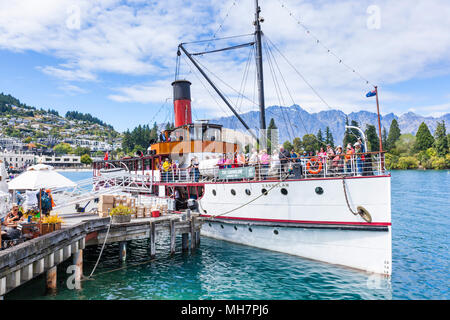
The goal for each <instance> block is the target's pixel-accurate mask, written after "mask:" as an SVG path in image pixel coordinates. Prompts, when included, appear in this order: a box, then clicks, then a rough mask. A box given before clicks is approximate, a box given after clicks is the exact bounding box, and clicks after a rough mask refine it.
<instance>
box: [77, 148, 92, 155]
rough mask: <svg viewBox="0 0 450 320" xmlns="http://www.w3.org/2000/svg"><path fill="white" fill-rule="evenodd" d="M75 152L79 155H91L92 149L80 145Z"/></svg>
mask: <svg viewBox="0 0 450 320" xmlns="http://www.w3.org/2000/svg"><path fill="white" fill-rule="evenodd" d="M73 153H74V154H76V155H77V156H82V155H85V154H87V155H90V154H91V149H89V148H87V147H80V146H78V147H76V148H75V149H74V150H73Z"/></svg>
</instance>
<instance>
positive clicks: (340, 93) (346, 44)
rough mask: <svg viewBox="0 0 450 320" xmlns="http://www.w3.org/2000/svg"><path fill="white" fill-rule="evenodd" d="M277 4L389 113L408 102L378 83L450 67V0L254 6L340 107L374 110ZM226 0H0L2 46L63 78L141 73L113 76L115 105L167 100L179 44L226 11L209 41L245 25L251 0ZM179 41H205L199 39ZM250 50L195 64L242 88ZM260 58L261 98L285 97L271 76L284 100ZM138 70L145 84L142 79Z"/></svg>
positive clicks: (208, 103)
mask: <svg viewBox="0 0 450 320" xmlns="http://www.w3.org/2000/svg"><path fill="white" fill-rule="evenodd" d="M280 2H282V3H284V4H285V7H287V8H288V9H289V10H290V12H292V13H293V15H294V16H295V17H296V18H299V19H300V20H301V21H302V22H303V23H304V24H305V25H307V26H308V27H309V28H310V30H311V31H312V32H313V33H314V34H315V35H317V37H318V38H320V39H321V41H322V42H323V43H324V44H325V45H326V46H327V47H329V48H331V49H332V51H333V52H335V53H336V54H337V55H338V56H339V57H340V58H342V59H343V61H344V62H345V63H346V64H348V65H349V66H351V67H352V68H355V70H357V71H358V72H360V73H361V74H362V75H363V76H364V77H365V78H367V79H369V80H370V81H371V82H372V83H375V84H378V85H379V86H380V90H381V99H382V110H394V109H395V105H396V104H397V103H398V102H405V101H410V99H411V98H410V97H409V96H408V95H407V94H404V95H399V94H398V93H395V92H389V91H386V90H383V86H386V85H389V84H394V83H398V82H401V81H406V80H410V79H414V78H417V77H423V76H433V75H436V74H449V73H450V70H449V66H450V55H449V52H450V37H449V36H448V30H450V19H448V17H449V16H450V4H449V2H448V1H446V0H433V1H431V0H417V1H415V2H414V4H411V2H410V1H406V0H400V1H388V0H380V1H357V0H344V1H339V2H336V1H320V2H316V1H297V0H283V1H281V0H273V1H263V2H261V3H260V5H261V6H262V16H263V17H264V18H265V22H264V23H263V26H262V27H263V30H264V32H265V34H266V35H267V36H268V37H269V38H270V40H272V41H273V42H274V43H275V44H276V45H277V46H278V47H279V48H280V50H281V51H282V52H283V54H284V55H285V56H286V57H287V58H288V59H289V60H290V61H291V62H292V63H293V64H294V65H295V66H296V68H297V69H298V70H299V71H300V72H301V73H302V75H304V77H305V78H306V79H307V80H308V82H309V83H310V84H311V85H312V86H313V87H314V88H315V89H316V90H317V92H318V93H319V94H320V95H321V97H323V98H324V99H325V101H326V102H327V103H328V104H329V106H330V107H331V108H340V109H342V110H343V111H345V112H350V111H354V110H356V109H358V110H359V109H361V108H364V109H370V110H372V111H373V110H374V101H373V99H367V98H365V93H366V92H367V91H369V90H370V89H371V88H370V86H367V85H366V84H365V83H364V81H362V80H361V79H359V78H358V77H357V76H356V75H355V74H354V73H353V72H351V71H349V70H348V69H347V68H346V67H345V66H344V65H343V64H342V63H341V64H339V63H338V62H337V59H336V57H335V56H332V55H330V54H328V53H327V52H326V50H325V49H324V48H323V47H322V46H321V45H320V44H317V43H316V42H315V41H314V38H312V37H311V36H310V35H308V34H306V32H305V30H304V29H303V28H302V27H301V26H299V25H298V24H297V23H296V21H295V20H294V19H293V18H292V17H290V16H289V13H288V11H286V9H285V8H282V7H281V5H280ZM231 4H232V2H231V1H225V2H222V1H218V0H213V1H179V0H178V1H177V0H167V1H161V2H153V3H149V2H145V1H140V0H134V1H127V2H124V1H119V0H104V1H95V2H94V1H89V0H80V1H75V0H60V1H51V0H42V1H39V2H36V1H33V0H28V1H26V0H20V1H14V2H12V1H10V2H6V1H2V2H1V3H0V34H1V36H0V48H3V49H8V50H16V51H24V50H34V51H37V52H41V53H46V54H49V55H52V56H54V57H56V58H58V59H60V60H62V61H64V62H63V63H60V64H58V65H46V66H41V67H40V68H39V69H40V70H41V71H42V72H44V73H45V74H48V75H51V76H54V77H56V78H59V79H62V80H64V81H65V82H67V81H69V82H70V81H102V79H103V78H102V74H103V73H105V72H107V73H113V74H119V75H123V76H124V77H129V78H127V79H128V80H130V79H133V76H139V78H136V79H137V80H136V82H135V84H133V85H128V86H125V85H122V84H120V82H119V81H118V82H117V85H114V84H113V86H112V87H111V88H110V89H111V91H112V93H111V94H110V95H108V98H109V99H111V100H114V101H119V102H140V103H160V102H162V101H164V100H165V99H166V98H167V97H168V96H170V95H171V90H172V88H171V86H170V83H171V81H172V80H173V73H174V69H175V57H176V56H175V53H176V47H177V45H178V43H179V42H181V41H183V42H188V41H192V40H198V39H200V38H209V37H211V35H212V34H213V33H214V32H215V31H216V30H217V29H218V28H219V25H220V23H222V21H223V19H224V17H225V14H227V13H228V16H227V17H226V19H225V23H224V24H223V26H222V27H221V30H220V32H219V34H218V37H221V36H225V35H234V34H247V33H251V32H252V31H253V29H252V28H253V26H252V20H253V10H254V8H253V5H254V4H253V1H240V2H238V3H237V4H236V5H234V6H231ZM74 5H75V6H78V7H79V8H80V29H79V30H77V29H70V28H67V19H69V18H70V10H69V12H68V8H71V7H72V6H74ZM370 5H376V6H378V7H379V8H380V13H381V21H380V22H381V24H380V29H373V30H371V29H368V28H367V19H368V17H369V16H368V13H367V8H368V7H369V6H370ZM230 6H231V10H230V11H229V12H228V9H229V8H230ZM236 41H238V40H236ZM236 41H235V42H234V43H236ZM215 45H216V46H220V44H219V43H214V45H213V46H212V47H214V46H215ZM188 47H189V48H190V49H191V50H196V49H198V50H202V49H204V48H205V47H204V44H201V45H198V46H194V45H190V46H188ZM212 47H210V48H212ZM247 53H248V51H247V50H245V49H242V50H237V51H233V52H230V51H229V52H226V53H223V54H222V53H217V54H213V55H209V56H204V57H201V58H199V61H201V62H202V63H204V64H205V65H206V66H207V67H208V69H210V70H211V71H213V72H214V73H215V74H217V75H220V77H221V78H222V79H223V80H224V81H225V82H226V83H228V84H230V85H231V86H232V87H233V88H235V89H236V90H239V88H240V84H241V79H242V74H243V71H244V67H245V62H246V57H247V56H246V55H247ZM265 61H266V64H265V91H266V92H265V93H266V105H272V104H280V103H281V104H286V105H290V104H292V101H291V99H290V97H289V94H288V92H287V91H286V89H284V84H283V81H282V79H281V78H280V76H279V75H278V82H279V83H280V86H281V89H282V91H283V98H284V99H283V100H281V101H280V99H279V98H278V96H277V92H276V90H275V87H274V84H273V82H272V79H271V76H270V74H271V72H270V67H269V65H268V64H267V57H265ZM277 61H278V64H279V67H280V68H281V69H282V71H283V76H284V79H285V81H286V82H287V83H288V84H289V90H290V93H291V94H292V96H293V98H294V102H295V103H298V104H300V105H301V106H302V107H304V108H305V109H307V110H309V111H319V110H323V109H327V108H328V107H327V105H326V104H325V103H324V102H323V101H321V99H320V98H318V97H317V96H316V95H315V94H314V92H312V91H311V89H310V88H309V86H308V85H307V84H305V83H303V81H302V80H301V78H300V77H299V76H298V75H297V74H296V72H295V71H293V70H292V69H291V68H290V67H289V66H288V65H287V64H286V63H285V62H284V61H283V59H282V58H281V57H279V56H278V59H277ZM436 66H438V67H436ZM440 66H443V67H442V68H440ZM191 67H192V66H191ZM274 67H275V68H276V66H274ZM182 68H183V69H182V76H185V77H188V78H189V79H190V80H191V81H192V82H193V86H192V96H193V98H194V99H195V106H194V107H198V108H200V109H202V110H209V112H210V113H211V114H222V115H223V113H226V114H231V113H230V112H229V111H227V109H226V106H224V105H223V103H221V102H219V103H221V107H219V106H218V105H217V102H216V101H220V100H219V98H217V97H216V96H214V97H211V96H210V94H209V93H208V91H209V92H211V93H212V94H213V95H215V93H214V92H213V90H212V89H211V88H210V87H208V90H206V89H205V88H204V87H203V85H202V84H201V83H200V81H199V79H197V77H195V76H194V75H193V74H192V73H189V67H187V66H186V64H185V60H184V58H183V59H182ZM192 68H194V67H192ZM250 71H251V72H250V74H249V79H248V82H247V87H246V89H247V90H246V91H245V92H246V95H247V96H248V98H249V99H250V100H254V98H253V88H254V64H251V66H250ZM143 76H145V78H146V79H144V80H142V78H143ZM212 78H213V80H214V81H215V82H216V84H217V85H219V86H220V87H221V88H222V89H223V90H224V92H225V93H226V94H227V96H228V97H230V100H231V101H232V102H235V101H237V96H236V92H234V91H232V90H231V89H229V88H227V87H226V86H225V85H223V83H221V82H220V81H218V80H217V79H216V78H215V77H213V76H212ZM202 81H203V83H206V81H205V80H203V79H202ZM130 82H132V81H127V83H130ZM238 109H239V110H240V111H242V112H243V111H248V110H252V109H256V108H255V106H254V105H253V104H252V103H250V102H249V101H247V100H244V101H243V103H242V105H241V106H240V107H238Z"/></svg>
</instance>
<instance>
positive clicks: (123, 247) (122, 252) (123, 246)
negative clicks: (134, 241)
mask: <svg viewBox="0 0 450 320" xmlns="http://www.w3.org/2000/svg"><path fill="white" fill-rule="evenodd" d="M119 259H120V261H126V260H127V242H126V241H121V242H119Z"/></svg>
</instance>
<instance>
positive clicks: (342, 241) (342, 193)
mask: <svg viewBox="0 0 450 320" xmlns="http://www.w3.org/2000/svg"><path fill="white" fill-rule="evenodd" d="M255 2H256V11H255V21H254V26H255V32H254V41H253V42H252V43H251V45H252V46H254V48H255V50H256V54H255V57H256V65H257V76H258V77H257V79H258V81H257V82H258V95H259V108H260V128H261V129H263V130H261V132H262V134H261V133H260V134H259V136H256V137H255V139H256V141H257V142H258V145H262V144H263V142H264V139H265V138H267V137H266V136H265V135H264V132H265V131H264V129H266V124H265V112H264V111H265V104H264V84H263V63H262V58H263V55H262V46H261V37H262V31H261V25H260V22H261V18H260V11H261V9H260V7H259V5H258V1H257V0H256V1H255ZM215 51H217V50H215ZM203 53H205V52H203ZM181 54H185V56H186V57H187V58H188V59H189V60H190V61H191V62H192V64H193V65H194V66H195V67H196V68H197V69H198V70H199V72H200V73H201V74H202V75H203V76H204V78H205V79H206V81H207V82H208V83H209V84H210V85H211V86H212V88H213V89H214V90H215V91H216V92H217V94H218V95H219V96H220V97H221V98H222V99H223V101H224V103H225V104H226V105H227V106H228V107H229V108H230V110H231V111H232V112H233V113H234V114H235V115H236V118H237V119H238V120H239V121H241V123H242V124H243V125H244V127H245V128H247V129H249V127H248V125H247V124H246V123H245V122H244V121H243V119H242V118H241V117H240V116H239V114H238V113H237V112H236V110H235V109H234V108H233V107H232V106H231V104H230V103H229V101H228V100H227V99H226V97H224V95H223V94H222V93H221V92H220V90H219V89H218V88H217V87H216V86H215V85H214V83H213V82H212V81H211V79H210V78H209V77H208V76H207V74H206V72H205V71H204V70H203V69H202V68H201V66H200V65H199V64H198V63H197V61H196V59H194V57H193V56H194V54H192V53H190V52H189V51H188V50H187V49H186V47H185V44H183V43H182V44H180V45H179V47H178V56H180V55H181ZM172 86H173V101H174V118H175V119H174V120H175V121H174V124H175V128H174V129H171V130H164V131H162V132H161V136H160V139H159V141H158V142H155V143H152V144H151V145H150V147H149V149H148V150H147V153H146V154H141V155H140V156H136V157H133V158H127V159H120V160H103V161H97V162H95V163H94V164H93V170H94V176H99V175H107V174H110V172H116V171H117V170H126V171H127V172H129V173H132V174H135V175H136V181H141V183H142V184H146V185H147V186H148V187H149V188H150V189H151V190H152V191H151V194H150V195H146V196H148V197H151V198H153V199H155V198H156V199H159V200H161V201H165V202H166V203H167V204H168V205H169V207H171V209H172V210H174V211H175V212H184V211H185V210H187V209H188V208H189V209H192V210H196V211H198V213H199V215H200V216H201V217H202V218H203V219H204V223H203V225H202V229H201V234H202V235H203V236H206V237H211V238H216V239H220V240H225V241H230V242H234V243H239V244H244V245H248V246H253V247H258V248H262V249H267V250H273V251H277V252H282V253H286V254H291V255H297V256H300V257H304V258H308V259H313V260H318V261H322V262H327V263H331V264H336V265H341V266H346V267H350V268H355V269H360V270H364V271H367V272H371V273H378V274H383V275H390V274H391V272H392V255H391V252H392V250H391V228H392V227H391V196H390V194H391V190H390V174H389V173H388V172H386V171H385V168H384V154H383V152H382V151H380V152H376V153H366V154H365V159H366V160H365V161H364V163H363V168H362V172H361V170H360V169H361V168H360V167H359V166H358V165H356V160H355V158H356V157H352V158H351V159H346V160H348V161H347V162H346V163H345V164H344V167H342V166H337V167H336V166H335V165H334V164H333V162H332V161H330V160H327V159H317V158H315V157H312V158H302V159H300V160H299V161H297V160H298V159H295V160H294V161H291V162H289V163H288V164H287V165H280V164H279V163H276V164H274V163H271V164H266V163H261V162H256V163H255V162H253V163H248V162H247V163H235V162H233V163H232V164H226V163H223V161H221V159H223V158H224V156H225V157H226V155H235V154H237V153H240V152H242V151H243V150H242V147H243V146H242V145H241V144H239V143H236V142H233V141H227V139H226V137H225V135H224V128H223V127H222V126H221V125H218V124H213V123H209V122H208V121H198V122H193V121H192V115H191V111H192V110H191V93H190V87H191V82H190V81H188V80H183V79H177V80H175V81H174V82H173V83H172ZM166 160H168V162H170V163H171V164H174V163H176V164H177V165H176V167H173V166H171V167H170V169H169V168H168V167H167V166H166V167H165V166H163V164H164V162H165V161H166ZM369 160H370V161H369ZM273 169H274V170H273ZM142 196H144V195H142Z"/></svg>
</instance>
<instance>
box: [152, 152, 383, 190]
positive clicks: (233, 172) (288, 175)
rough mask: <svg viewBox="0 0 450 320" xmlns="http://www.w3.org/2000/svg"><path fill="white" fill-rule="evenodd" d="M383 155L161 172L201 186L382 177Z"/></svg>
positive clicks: (173, 180) (175, 180)
mask: <svg viewBox="0 0 450 320" xmlns="http://www.w3.org/2000/svg"><path fill="white" fill-rule="evenodd" d="M385 173H386V171H385V167H384V153H380V152H366V153H358V154H351V155H345V154H342V155H338V156H336V155H334V156H312V157H311V156H305V157H298V158H288V159H286V160H284V161H283V160H282V161H280V160H270V161H266V162H265V163H254V164H252V163H241V164H239V163H237V164H226V163H225V164H220V165H216V166H213V167H207V168H200V169H197V168H172V169H171V170H169V171H161V180H160V181H155V182H164V183H196V182H198V183H201V182H219V181H224V182H229V181H245V180H248V181H255V180H256V181H265V180H292V179H313V178H327V177H337V176H348V177H351V176H378V175H383V174H385Z"/></svg>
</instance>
